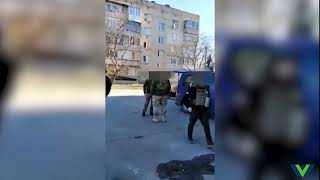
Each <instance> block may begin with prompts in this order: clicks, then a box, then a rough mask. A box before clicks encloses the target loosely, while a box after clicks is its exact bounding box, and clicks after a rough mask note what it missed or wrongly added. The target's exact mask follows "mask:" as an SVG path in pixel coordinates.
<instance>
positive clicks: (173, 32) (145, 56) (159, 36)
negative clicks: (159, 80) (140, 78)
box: [105, 0, 200, 77]
mask: <svg viewBox="0 0 320 180" xmlns="http://www.w3.org/2000/svg"><path fill="white" fill-rule="evenodd" d="M105 10H106V24H107V23H108V19H109V20H110V18H111V16H110V11H117V12H119V13H121V14H123V15H124V16H127V18H128V30H129V31H131V32H132V31H133V32H134V34H135V35H134V37H135V40H134V41H135V43H134V46H130V48H129V49H128V53H126V54H125V57H126V58H125V60H126V61H128V62H130V63H128V66H129V69H128V71H127V72H126V73H127V75H129V76H133V77H137V75H138V72H139V71H150V70H166V71H168V70H169V71H173V70H177V69H186V68H187V67H188V66H190V62H189V60H188V59H186V58H184V57H185V56H184V54H183V53H186V49H184V48H185V45H186V44H192V43H194V42H195V41H196V40H197V37H198V35H199V20H200V17H199V16H198V15H195V14H192V13H188V12H184V11H181V10H178V9H174V8H172V7H170V5H161V4H157V3H156V2H155V1H151V2H150V1H146V0H107V1H106V8H105ZM106 63H107V64H108V63H110V60H108V57H107V58H106Z"/></svg>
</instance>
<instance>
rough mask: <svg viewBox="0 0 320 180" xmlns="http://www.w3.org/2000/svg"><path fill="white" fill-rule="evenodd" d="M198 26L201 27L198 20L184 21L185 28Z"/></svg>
mask: <svg viewBox="0 0 320 180" xmlns="http://www.w3.org/2000/svg"><path fill="white" fill-rule="evenodd" d="M198 27H199V23H197V22H194V21H189V20H186V21H184V28H188V29H193V30H198Z"/></svg>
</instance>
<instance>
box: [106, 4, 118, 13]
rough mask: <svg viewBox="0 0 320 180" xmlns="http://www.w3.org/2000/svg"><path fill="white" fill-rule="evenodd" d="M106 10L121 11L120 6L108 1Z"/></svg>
mask: <svg viewBox="0 0 320 180" xmlns="http://www.w3.org/2000/svg"><path fill="white" fill-rule="evenodd" d="M105 10H106V11H108V12H119V11H120V7H119V6H118V5H116V4H111V3H107V4H106V6H105Z"/></svg>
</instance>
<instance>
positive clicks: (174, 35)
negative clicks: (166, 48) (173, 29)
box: [172, 33, 177, 42]
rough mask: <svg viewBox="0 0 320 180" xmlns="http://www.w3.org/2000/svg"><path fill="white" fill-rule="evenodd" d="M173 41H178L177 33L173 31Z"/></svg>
mask: <svg viewBox="0 0 320 180" xmlns="http://www.w3.org/2000/svg"><path fill="white" fill-rule="evenodd" d="M172 41H173V42H176V41H177V33H172Z"/></svg>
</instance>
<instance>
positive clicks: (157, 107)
mask: <svg viewBox="0 0 320 180" xmlns="http://www.w3.org/2000/svg"><path fill="white" fill-rule="evenodd" d="M152 103H153V115H154V116H153V121H154V122H159V121H163V122H165V121H166V114H167V103H168V97H167V96H152Z"/></svg>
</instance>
